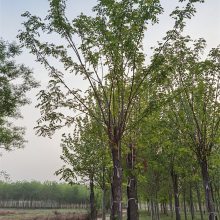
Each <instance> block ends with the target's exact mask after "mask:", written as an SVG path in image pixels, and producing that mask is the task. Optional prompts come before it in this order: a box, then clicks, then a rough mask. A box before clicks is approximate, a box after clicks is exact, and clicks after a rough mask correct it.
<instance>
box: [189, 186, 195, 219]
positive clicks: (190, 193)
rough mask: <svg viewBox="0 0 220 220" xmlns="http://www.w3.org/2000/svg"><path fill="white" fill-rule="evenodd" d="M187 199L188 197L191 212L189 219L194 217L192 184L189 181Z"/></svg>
mask: <svg viewBox="0 0 220 220" xmlns="http://www.w3.org/2000/svg"><path fill="white" fill-rule="evenodd" d="M189 199H190V213H191V219H192V220H194V219H195V213H194V205H193V194H192V185H191V183H190V186H189Z"/></svg>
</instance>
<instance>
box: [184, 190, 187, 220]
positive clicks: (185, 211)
mask: <svg viewBox="0 0 220 220" xmlns="http://www.w3.org/2000/svg"><path fill="white" fill-rule="evenodd" d="M183 208H184V216H185V220H187V210H186V190H185V189H184V190H183Z"/></svg>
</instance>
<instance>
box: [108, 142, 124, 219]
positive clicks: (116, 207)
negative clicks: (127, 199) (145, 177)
mask: <svg viewBox="0 0 220 220" xmlns="http://www.w3.org/2000/svg"><path fill="white" fill-rule="evenodd" d="M111 151H112V159H113V176H112V182H111V194H112V201H111V220H122V164H121V146H120V143H118V144H116V145H113V146H111Z"/></svg>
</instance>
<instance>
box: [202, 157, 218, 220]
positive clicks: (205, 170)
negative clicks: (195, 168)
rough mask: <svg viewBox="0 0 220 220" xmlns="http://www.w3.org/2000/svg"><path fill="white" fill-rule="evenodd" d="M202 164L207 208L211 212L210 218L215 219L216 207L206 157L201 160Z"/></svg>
mask: <svg viewBox="0 0 220 220" xmlns="http://www.w3.org/2000/svg"><path fill="white" fill-rule="evenodd" d="M200 166H201V172H202V179H203V187H204V191H205V200H206V208H207V211H208V214H209V220H215V209H214V204H213V198H212V193H211V185H210V178H209V173H208V164H207V160H206V159H204V160H202V161H201V162H200Z"/></svg>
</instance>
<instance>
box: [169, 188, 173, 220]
mask: <svg viewBox="0 0 220 220" xmlns="http://www.w3.org/2000/svg"><path fill="white" fill-rule="evenodd" d="M169 206H170V213H171V217H172V218H173V201H172V192H171V191H170V192H169Z"/></svg>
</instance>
